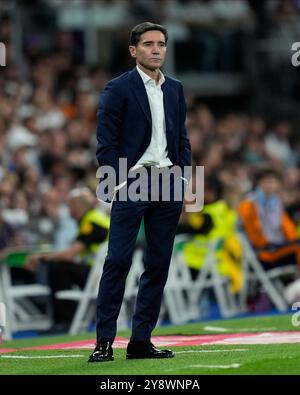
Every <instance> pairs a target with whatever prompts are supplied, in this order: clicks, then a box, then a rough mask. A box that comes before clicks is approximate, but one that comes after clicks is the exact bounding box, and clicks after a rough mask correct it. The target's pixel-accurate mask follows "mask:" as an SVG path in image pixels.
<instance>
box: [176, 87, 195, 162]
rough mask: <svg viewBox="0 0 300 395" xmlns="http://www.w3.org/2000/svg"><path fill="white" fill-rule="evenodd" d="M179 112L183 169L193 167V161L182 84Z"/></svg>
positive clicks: (180, 152)
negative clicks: (186, 124)
mask: <svg viewBox="0 0 300 395" xmlns="http://www.w3.org/2000/svg"><path fill="white" fill-rule="evenodd" d="M179 111H180V114H179V115H180V120H179V122H180V125H179V126H180V130H179V133H180V135H179V164H180V166H181V167H182V168H183V167H184V166H191V163H192V160H191V145H190V141H189V138H188V135H187V130H186V126H185V120H186V103H185V99H184V93H183V87H182V85H181V84H180V91H179Z"/></svg>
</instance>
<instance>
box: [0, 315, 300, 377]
mask: <svg viewBox="0 0 300 395" xmlns="http://www.w3.org/2000/svg"><path fill="white" fill-rule="evenodd" d="M291 317H292V315H291V314H287V315H272V316H263V317H253V318H243V319H233V320H226V321H225V320H222V321H210V322H201V323H194V324H188V325H182V326H165V327H161V328H157V329H156V330H155V331H154V333H153V335H200V334H214V329H213V328H214V327H215V328H216V330H215V333H220V328H223V329H224V330H226V333H243V332H244V333H245V332H247V333H249V332H255V333H256V332H268V333H271V332H272V333H273V332H274V333H275V332H276V331H294V332H295V331H299V335H300V326H299V327H295V326H293V325H292V322H291ZM208 326H210V327H211V328H209V329H207V327H208ZM205 328H206V329H205ZM129 335H130V332H129V331H122V332H119V333H118V336H122V337H128V336H129ZM93 336H94V334H93V333H84V334H80V335H77V336H68V335H65V336H59V337H57V336H56V337H48V338H41V337H39V338H34V339H24V340H14V341H7V342H4V343H2V344H1V347H2V348H14V349H18V350H16V351H14V352H11V353H5V354H0V374H2V375H33V374H35V375H64V374H68V375H105V376H108V375H185V374H189V375H202V374H204V375H210V374H213V375H216V374H217V375H218V374H226V375H232V374H234V375H241V374H247V375H248V374H250V375H251V374H256V375H260V374H264V375H299V374H300V343H294V344H239V345H236V344H235V345H201V346H189V347H167V348H171V349H173V350H174V351H175V353H176V357H175V358H173V359H166V360H129V361H127V360H126V359H125V353H126V350H125V349H114V356H115V361H113V362H105V363H94V364H91V363H88V362H87V359H88V356H89V355H90V353H91V350H87V349H72V350H22V348H23V347H32V346H39V345H48V344H55V343H61V342H69V341H74V340H84V339H91V338H93ZM5 356H6V357H5ZM7 356H18V358H10V357H9V358H7ZM22 356H23V357H31V358H20V357H22ZM36 357H38V358H36ZM49 357H50V358H49Z"/></svg>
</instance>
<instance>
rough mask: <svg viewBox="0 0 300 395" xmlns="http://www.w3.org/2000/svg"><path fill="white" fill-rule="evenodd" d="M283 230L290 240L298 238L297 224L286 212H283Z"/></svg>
mask: <svg viewBox="0 0 300 395" xmlns="http://www.w3.org/2000/svg"><path fill="white" fill-rule="evenodd" d="M282 230H283V234H284V235H285V237H286V238H287V240H289V241H294V240H297V229H296V226H295V224H294V222H293V221H292V220H291V218H290V217H289V215H288V214H287V213H286V212H284V213H283V214H282Z"/></svg>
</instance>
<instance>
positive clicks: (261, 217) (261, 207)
mask: <svg viewBox="0 0 300 395" xmlns="http://www.w3.org/2000/svg"><path fill="white" fill-rule="evenodd" d="M281 192H282V183H281V176H280V174H279V173H278V172H276V171H275V170H273V169H263V170H260V171H259V172H258V173H257V175H256V187H255V189H254V191H253V192H252V193H250V194H249V195H248V197H247V198H246V199H245V200H243V201H242V202H241V204H240V207H239V216H240V220H241V227H242V229H243V231H244V232H245V234H246V235H247V237H248V238H249V240H250V242H251V244H252V245H253V247H254V248H255V250H256V252H257V255H258V257H259V259H260V261H261V262H262V264H263V266H264V267H265V268H266V269H271V268H274V267H277V266H283V265H291V264H297V265H298V267H300V242H299V240H298V239H297V230H296V225H295V224H294V223H293V221H292V220H291V219H290V217H289V216H288V214H287V212H286V211H285V209H284V207H283V203H282V199H281V196H280V194H281Z"/></svg>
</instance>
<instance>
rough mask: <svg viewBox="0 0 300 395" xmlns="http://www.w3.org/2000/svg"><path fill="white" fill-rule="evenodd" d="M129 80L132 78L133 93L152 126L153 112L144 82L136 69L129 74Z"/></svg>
mask: <svg viewBox="0 0 300 395" xmlns="http://www.w3.org/2000/svg"><path fill="white" fill-rule="evenodd" d="M129 78H130V82H131V88H132V90H133V93H134V95H135V97H136V100H137V102H138V103H139V105H140V107H141V109H142V111H143V113H144V114H145V116H146V118H147V120H148V122H149V123H150V125H151V124H152V122H151V111H150V106H149V101H148V96H147V92H146V88H145V85H144V82H143V80H142V78H141V77H140V75H139V73H138V71H137V70H136V68H134V69H133V70H131V72H130V74H129Z"/></svg>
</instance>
